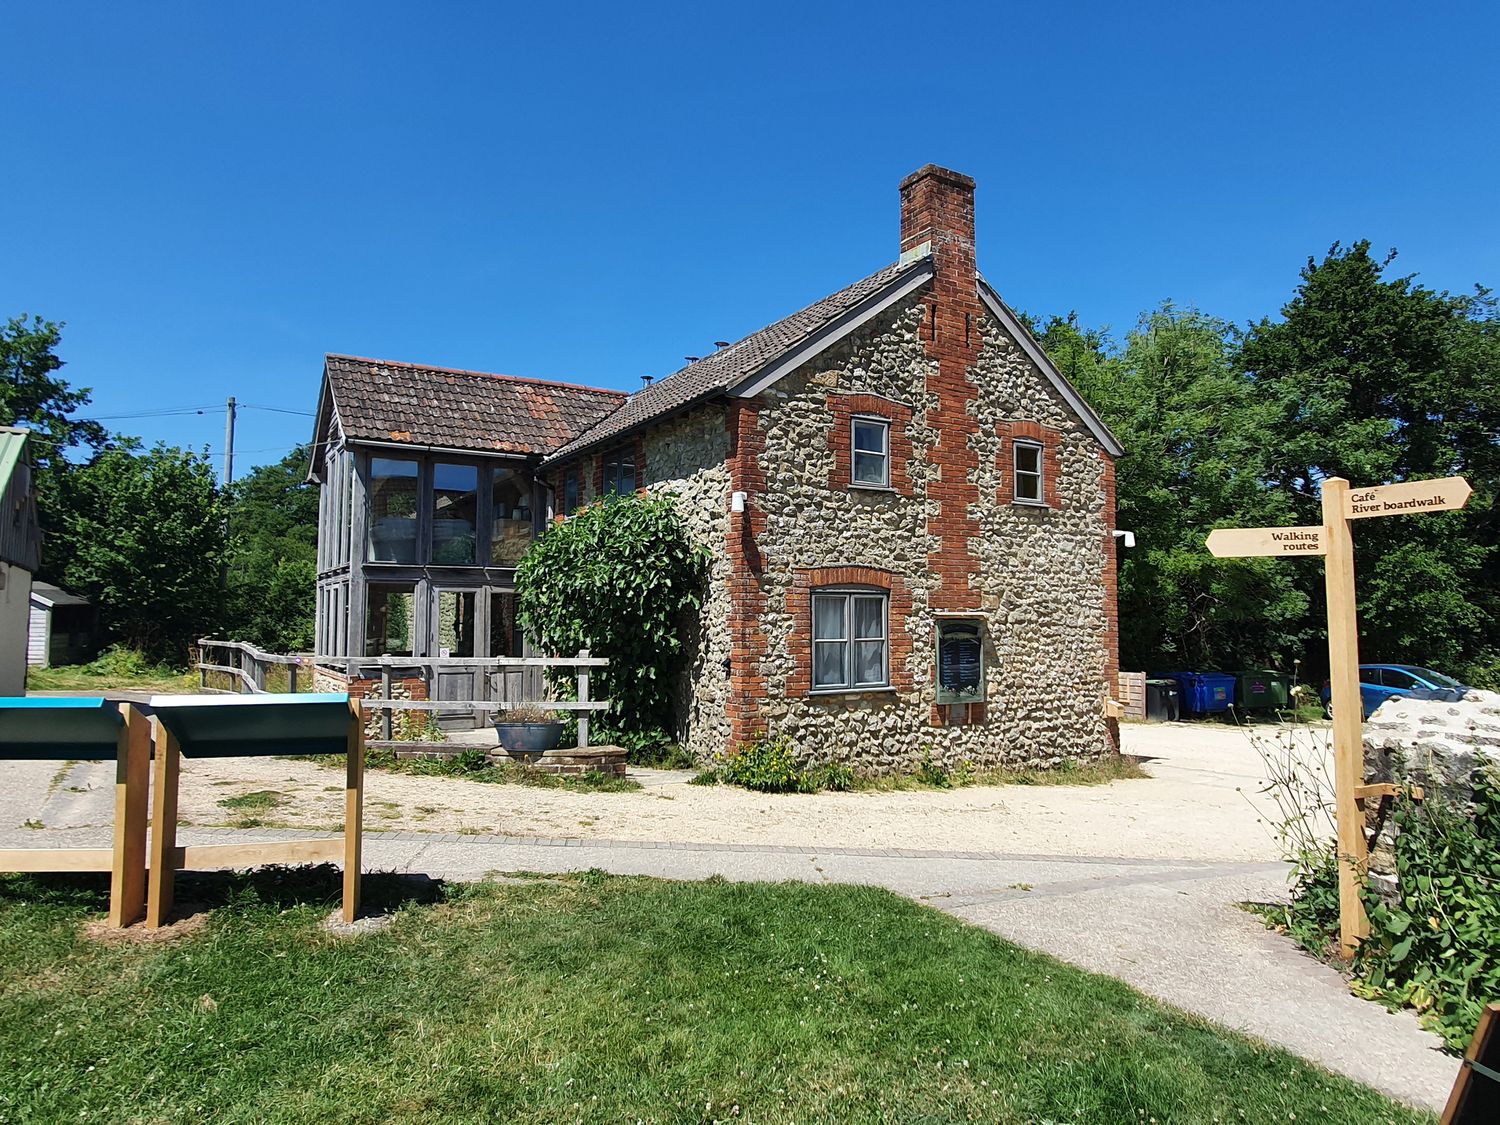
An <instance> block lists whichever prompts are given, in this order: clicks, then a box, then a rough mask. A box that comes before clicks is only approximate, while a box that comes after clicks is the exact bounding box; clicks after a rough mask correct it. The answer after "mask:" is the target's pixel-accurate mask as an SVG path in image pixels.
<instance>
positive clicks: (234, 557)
mask: <svg viewBox="0 0 1500 1125" xmlns="http://www.w3.org/2000/svg"><path fill="white" fill-rule="evenodd" d="M308 456H309V447H308V446H306V445H299V446H297V447H296V448H295V449H293V450H292V451H291V452H290V453H288V454H287V455H286V456H285V457H283V458H282V459H281V460H280V461H278V462H276V463H275V464H272V465H261V466H259V467H258V468H255V469H252V470H251V471H250V473H249V474H248V475H247V476H245V477H243V478H241V479H240V480H238V481H235V482H234V484H233V485H231V486H230V490H229V492H230V495H229V543H228V550H227V555H226V564H225V590H226V604H225V612H224V618H223V622H222V631H223V632H224V633H225V634H226V635H228V636H232V637H234V638H235V639H237V640H245V641H250V642H251V643H253V644H257V645H260V646H261V647H263V648H268V649H271V650H272V651H274V652H305V651H307V650H308V649H310V648H311V647H312V644H313V608H314V605H315V602H316V596H317V577H318V576H317V550H318V548H317V541H318V491H317V489H316V488H315V487H313V486H311V485H309V484H308V483H307V480H306V478H307V464H308Z"/></svg>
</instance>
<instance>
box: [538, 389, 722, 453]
mask: <svg viewBox="0 0 1500 1125" xmlns="http://www.w3.org/2000/svg"><path fill="white" fill-rule="evenodd" d="M728 397H729V395H728V393H727V392H726V391H725V389H724V388H723V387H710V388H709V389H707V390H706V391H704V392H702V393H701V394H698V395H694V396H693V397H692V398H690V399H685V400H684V401H683V402H680V403H678V404H677V405H676V406H673V407H670V408H669V409H667V410H663V411H662V412H661V413H660V414H649V415H647V416H646V417H645V418H641V419H639V420H638V421H635V422H632V423H630V425H628V426H623V427H621V428H620V429H618V430H611V431H610V432H609V433H607V434H601V435H600V436H599V437H596V438H591V439H588V440H586V441H584V440H583V439H577V440H575V441H574V442H570V443H569V444H568V445H565V446H563V448H561V449H559V450H556V451H555V452H553V453H549V454H547V455H546V456H545V457H543V458H542V461H541V464H540V465H539V466H538V468H542V469H552V468H556V467H557V466H558V465H565V464H567V463H568V462H569V461H572V460H575V459H577V458H579V457H582V456H583V455H584V454H585V453H591V452H593V451H594V450H595V449H598V448H599V447H600V446H604V445H613V444H614V443H615V442H618V441H624V440H625V439H626V438H629V437H633V436H634V435H635V434H637V433H639V432H640V431H641V430H644V429H648V428H650V427H651V426H656V425H659V424H660V423H662V422H666V421H668V420H670V419H672V418H680V417H681V416H682V415H684V414H686V413H687V412H688V411H690V410H696V409H697V408H698V407H700V406H706V405H708V404H709V403H711V402H714V401H715V400H717V399H726V398H728ZM607 418H608V415H606V416H605V419H601V420H600V421H604V420H606V419H607ZM597 424H598V423H596V425H597ZM580 441H581V442H582V444H579V442H580Z"/></svg>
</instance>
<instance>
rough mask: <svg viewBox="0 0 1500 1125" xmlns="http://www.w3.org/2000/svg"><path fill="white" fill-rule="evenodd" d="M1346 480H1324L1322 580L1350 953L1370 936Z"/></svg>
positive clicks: (1342, 926) (1343, 943)
mask: <svg viewBox="0 0 1500 1125" xmlns="http://www.w3.org/2000/svg"><path fill="white" fill-rule="evenodd" d="M1348 493H1349V482H1348V481H1347V480H1344V479H1343V478H1342V477H1329V478H1328V479H1327V480H1325V481H1324V482H1323V538H1324V541H1325V544H1326V547H1327V552H1328V554H1327V559H1326V561H1325V566H1324V580H1325V585H1326V589H1327V597H1328V687H1329V695H1330V702H1331V704H1332V706H1333V788H1334V802H1335V807H1336V810H1337V813H1338V865H1339V946H1340V948H1341V950H1342V951H1343V954H1344V956H1345V957H1351V956H1353V954H1354V950H1355V947H1356V946H1358V945H1359V943H1360V941H1362V940H1363V939H1364V938H1366V937H1368V936H1369V933H1370V920H1369V919H1368V918H1367V917H1366V916H1365V908H1364V903H1362V902H1361V901H1360V897H1359V890H1360V886H1361V884H1362V882H1363V880H1364V876H1365V867H1366V848H1365V818H1364V809H1363V806H1362V804H1361V802H1360V800H1359V798H1358V796H1357V795H1356V793H1355V789H1356V787H1357V786H1358V785H1360V783H1361V782H1363V781H1364V776H1365V768H1364V766H1365V763H1364V741H1363V718H1364V709H1363V706H1362V704H1361V702H1360V697H1359V631H1358V629H1359V626H1358V623H1357V619H1356V616H1355V608H1354V539H1353V536H1351V535H1350V533H1349V521H1348V519H1347V518H1346V516H1345V507H1346V504H1345V498H1346V497H1347V496H1348Z"/></svg>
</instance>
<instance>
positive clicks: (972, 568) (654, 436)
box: [553, 167, 1118, 773]
mask: <svg viewBox="0 0 1500 1125" xmlns="http://www.w3.org/2000/svg"><path fill="white" fill-rule="evenodd" d="M973 186H974V185H973V181H972V180H969V179H968V178H967V177H963V176H958V175H957V174H955V173H951V172H946V171H944V170H942V169H934V168H931V167H929V168H926V169H923V170H922V171H921V172H919V173H916V174H914V175H913V176H911V177H908V179H907V181H905V182H903V185H902V247H901V248H902V251H903V252H907V251H911V252H913V253H930V254H931V255H932V257H933V262H934V277H933V280H932V282H931V283H930V284H929V285H927V286H925V287H923V288H922V289H921V290H918V291H917V292H915V293H914V294H912V295H911V296H910V297H909V298H908V299H907V300H906V301H904V302H903V303H901V304H899V305H897V306H895V307H893V308H890V309H888V310H886V311H885V312H883V313H882V314H880V315H879V316H878V317H876V318H875V319H873V320H871V321H870V322H869V323H867V324H866V325H864V326H863V327H862V328H861V329H860V330H858V331H857V332H855V333H853V334H851V335H850V336H848V337H847V338H845V339H844V340H843V341H841V342H840V343H839V344H837V345H835V346H834V347H832V348H830V349H829V350H828V351H826V352H824V353H823V354H821V355H819V356H817V357H816V358H814V359H812V360H810V361H809V362H808V363H806V364H804V365H803V366H802V367H801V368H799V369H797V370H796V371H793V372H791V373H789V374H788V375H786V376H784V377H783V378H782V379H780V380H779V381H778V382H777V383H776V384H774V385H773V386H772V387H770V388H769V389H768V390H766V391H765V392H763V393H762V394H760V395H758V396H756V397H755V398H753V399H742V400H731V401H729V402H727V403H715V404H712V405H707V406H702V407H699V408H697V409H696V410H694V411H692V412H690V413H688V414H686V415H683V416H681V417H679V418H676V419H671V420H668V421H665V422H663V423H661V424H659V425H657V426H654V427H652V428H651V429H650V430H648V431H647V432H646V433H645V434H644V435H642V436H640V437H638V438H634V439H633V440H634V441H635V443H636V450H637V461H636V463H637V465H638V467H639V473H640V476H639V481H640V483H641V485H642V486H643V487H646V488H649V489H651V490H657V491H664V492H670V493H672V494H674V495H675V496H676V497H677V498H678V501H679V504H678V510H679V512H680V513H681V515H682V518H683V520H684V523H685V524H686V526H687V529H688V531H689V534H691V535H692V536H693V537H694V538H695V539H696V540H697V541H698V542H700V543H702V544H703V545H704V546H706V547H707V548H708V549H709V550H710V552H711V554H712V557H713V562H712V566H711V572H710V574H709V578H708V586H707V594H706V599H705V602H704V605H703V610H702V613H701V615H700V618H699V620H698V621H697V622H695V623H692V625H691V629H690V642H691V662H690V665H689V667H688V669H687V672H686V676H685V678H684V681H683V684H682V689H681V691H682V695H681V700H682V714H683V715H684V730H683V740H684V743H685V745H686V746H687V747H688V749H689V750H691V751H692V752H693V754H694V755H695V756H697V757H698V758H700V759H705V758H709V757H711V756H713V755H715V754H722V753H725V752H727V751H729V750H732V749H733V748H734V747H735V746H737V745H738V744H739V743H741V742H743V741H744V740H745V739H748V738H751V737H754V736H755V735H757V734H760V733H764V732H767V731H772V732H776V733H785V734H787V735H789V736H790V737H791V739H792V740H793V742H794V744H795V746H796V748H797V750H798V752H799V754H800V755H801V756H802V757H803V759H804V761H805V762H806V763H807V764H816V763H823V762H830V761H841V762H846V763H849V764H851V765H854V766H856V767H858V768H859V769H861V770H864V771H867V772H872V773H874V772H889V771H900V770H910V769H911V768H913V767H914V766H916V765H918V764H919V763H920V762H921V761H922V759H923V757H924V756H928V755H930V756H931V757H932V759H933V760H935V761H937V762H939V763H942V764H945V765H948V766H953V765H956V764H958V763H959V762H961V761H967V762H969V763H970V764H972V765H973V766H975V767H979V768H983V767H991V766H1037V765H1043V766H1044V765H1051V764H1056V763H1058V762H1061V761H1063V760H1077V759H1087V758H1093V757H1097V756H1100V755H1102V754H1106V753H1109V752H1111V751H1112V750H1114V749H1115V748H1116V747H1117V745H1118V744H1117V742H1116V741H1115V734H1116V732H1115V730H1114V729H1113V725H1112V721H1110V722H1107V721H1106V718H1105V715H1104V703H1105V700H1106V699H1107V698H1108V697H1109V696H1110V695H1111V694H1112V692H1113V684H1114V678H1115V675H1116V673H1117V672H1118V643H1117V638H1118V624H1117V619H1116V608H1115V571H1114V548H1113V540H1112V532H1113V530H1114V465H1113V463H1112V460H1111V458H1110V457H1109V455H1108V454H1107V453H1106V452H1105V451H1104V450H1103V449H1102V448H1101V447H1100V445H1099V443H1098V442H1097V440H1096V439H1095V438H1094V436H1093V435H1092V433H1091V432H1090V431H1089V429H1088V427H1087V426H1086V425H1085V424H1084V422H1083V420H1082V419H1081V418H1079V417H1078V416H1077V414H1075V413H1074V412H1073V411H1072V409H1071V408H1070V407H1069V406H1068V405H1067V403H1066V401H1065V400H1064V399H1063V397H1062V396H1061V395H1060V394H1059V393H1058V392H1057V390H1056V388H1055V387H1054V386H1053V385H1052V383H1051V382H1050V381H1049V380H1048V378H1047V377H1046V376H1045V375H1044V374H1043V373H1042V372H1041V371H1040V370H1039V369H1038V368H1037V366H1036V365H1035V364H1034V363H1033V362H1032V361H1031V359H1030V358H1029V357H1028V355H1027V354H1026V351H1025V349H1024V348H1023V347H1022V346H1021V345H1020V343H1019V342H1018V341H1017V340H1015V339H1013V338H1012V337H1011V336H1009V335H1008V334H1007V333H1006V331H1005V329H1004V327H1003V325H1002V324H1001V323H1000V322H999V321H997V320H996V318H995V317H993V316H992V315H991V313H990V311H989V308H988V306H987V305H985V304H984V303H983V301H982V300H981V298H980V296H979V292H978V289H977V275H976V271H975V263H974V237H973V230H974V216H973ZM855 415H876V416H879V417H882V418H884V419H886V420H887V421H889V423H890V427H891V430H890V433H891V470H892V471H891V481H890V487H889V488H884V489H870V488H854V487H850V476H851V466H850V459H851V456H852V455H851V450H850V433H849V430H850V423H851V419H852V418H853V417H854V416H855ZM1017 439H1024V440H1030V441H1035V442H1038V443H1040V444H1041V446H1042V449H1043V465H1044V471H1045V477H1044V500H1045V503H1044V504H1041V505H1034V504H1032V505H1028V504H1025V503H1017V502H1015V499H1014V497H1013V496H1012V494H1011V492H1012V482H1011V465H1012V463H1013V457H1014V445H1013V443H1014V442H1015V441H1016V440H1017ZM597 460H598V459H597V457H591V458H584V459H582V461H581V465H580V469H581V472H580V476H581V478H582V483H583V485H584V487H583V489H582V496H583V498H584V499H588V498H589V497H590V496H591V495H594V494H597V490H598V487H599V484H598V481H597V479H591V478H597ZM553 483H554V484H555V485H557V486H559V487H560V484H561V481H560V474H559V476H558V479H555V480H554V482H553ZM737 491H738V492H744V493H745V494H746V504H745V511H744V512H743V513H735V512H732V511H731V510H730V509H731V504H732V496H733V494H734V493H735V492H737ZM823 585H860V586H875V587H879V588H882V589H885V590H888V591H889V594H890V620H889V633H888V636H889V645H890V685H889V687H887V688H884V689H880V690H862V691H857V692H844V693H837V694H820V693H814V692H813V691H812V689H811V651H810V650H811V634H812V621H811V599H812V592H813V591H814V590H815V589H817V588H818V587H819V586H823ZM943 615H948V616H952V617H964V618H968V619H972V620H978V621H981V622H983V626H984V633H985V640H984V645H985V650H984V662H985V685H986V690H985V701H984V702H983V703H972V704H966V705H960V706H953V707H949V706H944V707H939V706H938V705H937V704H936V675H935V664H936V651H935V650H936V640H937V628H938V623H939V622H940V621H941V620H942V618H943Z"/></svg>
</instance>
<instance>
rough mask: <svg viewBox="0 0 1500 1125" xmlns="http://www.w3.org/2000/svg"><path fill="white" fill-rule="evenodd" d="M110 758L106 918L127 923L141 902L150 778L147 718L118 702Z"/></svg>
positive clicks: (143, 899) (136, 915)
mask: <svg viewBox="0 0 1500 1125" xmlns="http://www.w3.org/2000/svg"><path fill="white" fill-rule="evenodd" d="M120 715H121V717H122V718H123V719H124V720H125V724H124V726H123V727H122V728H121V729H120V745H119V756H118V758H117V760H116V763H115V846H114V861H113V862H114V867H113V870H112V872H111V874H110V880H109V924H110V925H111V926H115V927H121V926H128V925H130V924H131V923H132V922H134V921H135V920H136V919H137V918H139V917H140V916H141V913H142V912H143V911H144V910H145V907H146V815H147V808H146V802H147V799H148V796H147V795H148V791H149V789H150V784H151V720H150V719H148V718H147V717H146V716H145V715H143V714H141V713H140V712H139V711H137V710H136V709H135V708H134V707H133V706H131V705H130V704H129V703H125V704H122V705H121V706H120Z"/></svg>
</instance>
